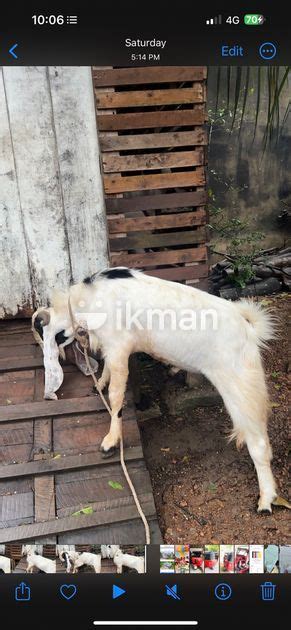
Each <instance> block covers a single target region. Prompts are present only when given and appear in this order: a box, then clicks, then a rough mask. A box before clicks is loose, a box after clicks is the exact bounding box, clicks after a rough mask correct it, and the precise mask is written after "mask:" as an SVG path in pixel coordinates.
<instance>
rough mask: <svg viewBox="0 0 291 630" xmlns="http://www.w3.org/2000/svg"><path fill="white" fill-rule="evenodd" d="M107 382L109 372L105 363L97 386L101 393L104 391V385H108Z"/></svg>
mask: <svg viewBox="0 0 291 630" xmlns="http://www.w3.org/2000/svg"><path fill="white" fill-rule="evenodd" d="M109 380H110V370H109V367H108V365H107V362H106V361H105V362H104V367H103V370H102V374H101V376H100V378H99V380H98V386H99V389H101V391H102V390H103V389H105V387H106V385H108V383H109Z"/></svg>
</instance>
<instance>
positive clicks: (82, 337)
mask: <svg viewBox="0 0 291 630" xmlns="http://www.w3.org/2000/svg"><path fill="white" fill-rule="evenodd" d="M68 308H69V314H70V318H71V323H72V328H73V333H74V337H75V339H76V340H77V342H78V344H79V345H81V346H82V348H83V351H84V357H85V361H86V365H87V368H88V370H89V372H90V375H91V377H92V379H93V383H94V386H95V389H96V391H97V392H98V394H99V396H100V398H101V400H102V402H103V404H104V406H105V408H106V409H107V411H108V413H109V415H110V417H112V411H111V409H110V406H109V405H108V402H107V400H106V398H105V396H104V395H103V393H102V390H101V389H100V387H99V385H98V380H97V378H96V376H95V374H94V372H93V370H92V367H91V364H90V361H89V356H88V347H89V336H88V331H87V330H85V329H84V328H81V329H78V328H77V326H76V323H75V320H74V315H73V311H72V306H71V301H70V298H69V300H68ZM81 331H82V332H81ZM120 464H121V468H122V470H123V474H124V476H125V479H126V481H127V483H128V485H129V488H130V491H131V494H132V496H133V500H134V502H135V505H136V509H137V511H138V513H139V515H140V518H141V520H142V522H143V525H144V529H145V539H146V544H147V545H149V544H150V542H151V535H150V528H149V524H148V521H147V518H146V515H145V513H144V511H143V509H142V507H141V504H140V500H139V498H138V496H137V492H136V489H135V487H134V485H133V483H132V481H131V478H130V475H129V472H128V470H127V466H126V463H125V460H124V448H123V434H122V421H121V422H120Z"/></svg>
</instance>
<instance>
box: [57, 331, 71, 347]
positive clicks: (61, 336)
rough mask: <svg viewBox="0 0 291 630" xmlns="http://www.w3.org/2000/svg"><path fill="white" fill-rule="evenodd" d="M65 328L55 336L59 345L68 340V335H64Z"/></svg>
mask: <svg viewBox="0 0 291 630" xmlns="http://www.w3.org/2000/svg"><path fill="white" fill-rule="evenodd" d="M64 332H65V331H64V330H61V331H60V332H58V333H57V334H56V336H55V340H56V342H57V344H58V346H60V345H61V344H63V343H65V341H67V339H68V337H66V335H64Z"/></svg>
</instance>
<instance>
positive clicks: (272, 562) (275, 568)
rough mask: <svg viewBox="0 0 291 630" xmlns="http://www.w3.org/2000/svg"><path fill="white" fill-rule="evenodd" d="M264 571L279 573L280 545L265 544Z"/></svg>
mask: <svg viewBox="0 0 291 630" xmlns="http://www.w3.org/2000/svg"><path fill="white" fill-rule="evenodd" d="M264 572H265V573H279V546H278V545H265V546H264Z"/></svg>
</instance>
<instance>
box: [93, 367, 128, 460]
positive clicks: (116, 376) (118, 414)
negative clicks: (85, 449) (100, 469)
mask: <svg viewBox="0 0 291 630" xmlns="http://www.w3.org/2000/svg"><path fill="white" fill-rule="evenodd" d="M109 370H110V383H109V391H108V395H109V402H110V408H111V413H112V415H111V423H110V429H109V433H107V435H106V436H105V438H104V439H103V442H102V444H101V447H100V450H101V451H102V453H103V454H104V456H107V457H110V455H113V454H114V452H115V449H116V447H117V446H118V443H119V440H120V433H121V422H122V405H123V401H124V394H125V390H126V383H127V377H128V357H126V359H125V360H124V361H120V362H118V363H115V364H109Z"/></svg>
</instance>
